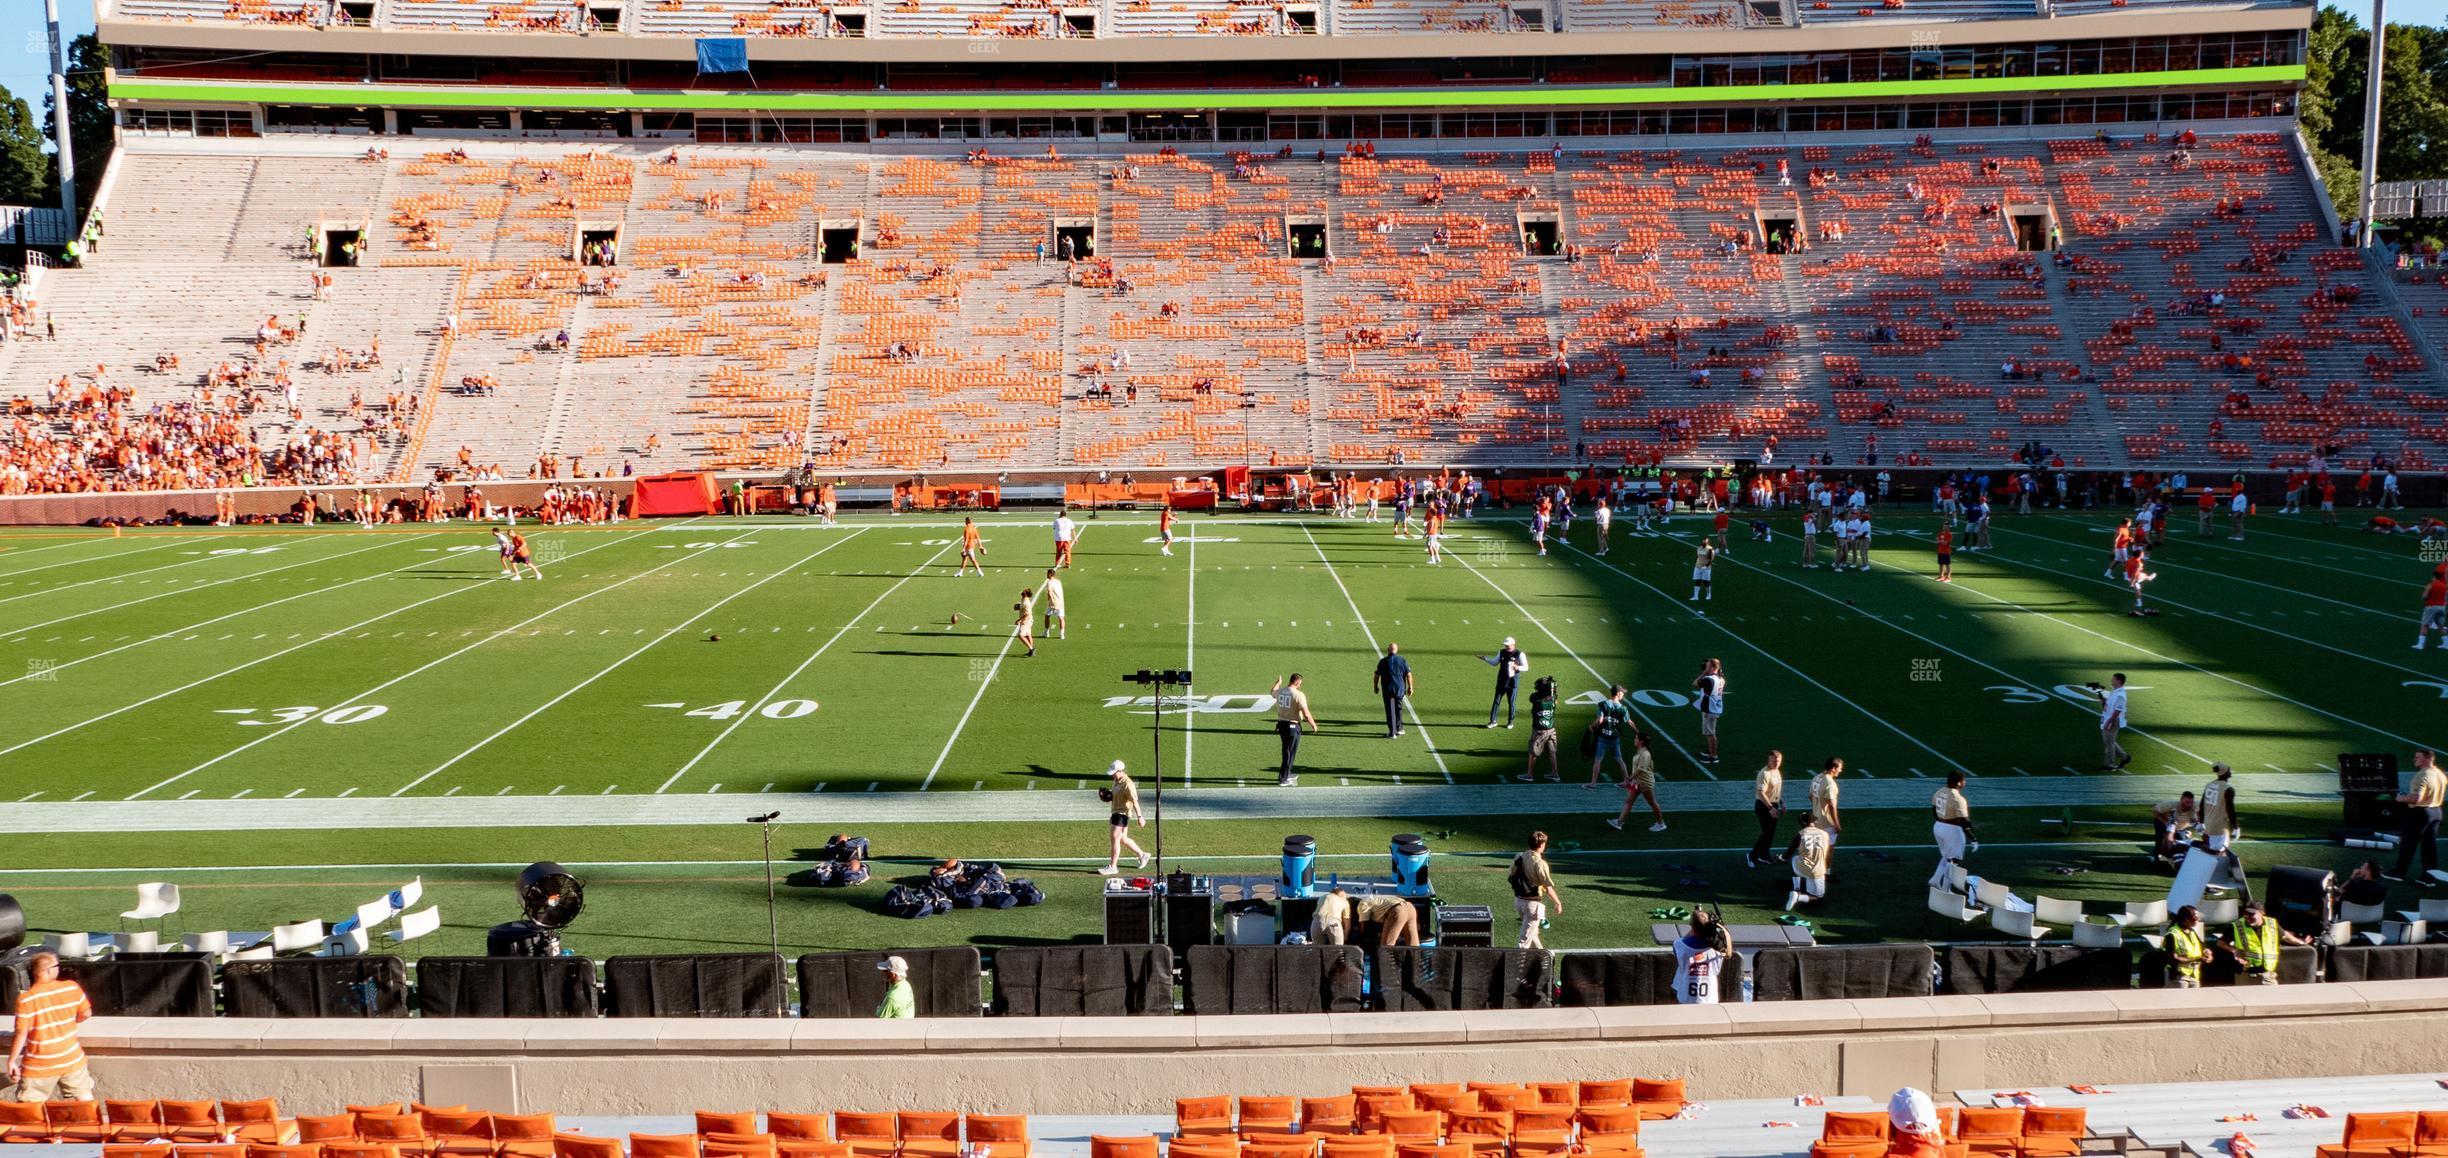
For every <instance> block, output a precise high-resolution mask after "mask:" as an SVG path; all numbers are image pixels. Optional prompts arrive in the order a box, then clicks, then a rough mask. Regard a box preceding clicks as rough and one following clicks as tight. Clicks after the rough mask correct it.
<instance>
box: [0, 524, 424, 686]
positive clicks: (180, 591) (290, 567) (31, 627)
mask: <svg viewBox="0 0 2448 1158" xmlns="http://www.w3.org/2000/svg"><path fill="white" fill-rule="evenodd" d="M439 533H440V532H428V533H427V534H424V535H419V536H416V538H411V539H401V540H397V541H398V542H403V543H413V542H415V541H416V539H429V538H432V537H433V536H434V535H435V534H439ZM392 545H393V544H391V543H371V544H368V545H366V546H363V547H359V548H357V549H355V550H353V551H342V552H340V553H338V554H336V555H324V556H321V557H319V558H314V559H305V560H301V561H299V562H295V563H285V564H282V565H281V566H278V567H270V568H266V569H264V570H261V571H257V572H254V573H253V574H248V575H232V576H230V577H229V578H227V579H215V580H213V581H211V582H209V583H198V584H195V585H194V586H192V587H173V588H171V589H169V590H167V591H160V592H156V593H154V594H151V595H146V596H141V597H139V598H135V599H130V600H128V601H126V602H124V603H113V604H111V605H109V606H107V607H96V608H94V609H93V610H91V611H80V612H77V613H76V614H74V615H63V616H60V617H59V618H57V619H46V620H44V621H42V622H41V623H34V624H28V625H26V626H24V627H12V628H8V629H6V630H0V635H15V634H17V633H19V632H25V631H36V630H39V629H41V628H45V627H49V626H51V625H53V624H57V623H66V622H68V621H69V620H71V619H83V618H85V617H86V616H88V615H100V614H102V613H103V612H105V611H118V610H121V609H123V608H129V607H134V606H136V605H137V604H139V603H151V602H152V601H154V600H156V599H168V598H169V597H171V596H173V595H185V594H188V593H189V592H193V591H208V590H211V589H212V588H215V587H219V586H222V585H224V584H229V583H239V582H244V581H245V580H248V579H260V578H262V577H264V576H266V575H276V574H279V573H280V572H283V571H294V570H296V569H298V568H300V567H312V566H314V565H315V564H317V563H330V562H334V561H337V560H340V559H346V558H348V557H349V556H351V555H362V554H365V553H366V552H368V551H374V550H380V549H381V548H384V547H388V546H392ZM428 561H429V560H423V559H419V560H416V562H418V563H422V562H428ZM413 565H414V564H413V563H412V564H409V565H408V566H413ZM394 570H400V571H404V570H407V566H402V567H398V568H394ZM373 577H374V576H371V575H369V576H366V577H365V578H366V579H371V578H373ZM363 581H364V580H363V579H353V580H350V582H351V583H356V582H363ZM347 585H348V584H346V583H343V584H341V585H340V586H343V587H345V586H347ZM324 590H327V591H329V590H334V588H328V587H327V588H324ZM290 598H293V599H294V598H296V596H291V597H290ZM274 602H278V600H275V601H274ZM266 606H269V604H267V605H266ZM227 618H229V616H226V615H224V616H221V617H219V618H217V619H208V620H205V623H219V622H220V621H221V620H222V619H227ZM197 626H202V624H198V625H197ZM192 630H194V628H191V627H182V628H179V629H178V631H192ZM178 631H173V632H170V633H169V634H172V635H176V634H178ZM130 646H134V645H133V644H131V645H130ZM63 666H65V665H63ZM0 686H5V685H0Z"/></svg>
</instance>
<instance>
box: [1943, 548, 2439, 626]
mask: <svg viewBox="0 0 2448 1158" xmlns="http://www.w3.org/2000/svg"><path fill="white" fill-rule="evenodd" d="M1999 529H2000V530H2003V531H2005V532H2006V533H2007V534H2010V535H2021V536H2023V537H2024V538H2026V539H2037V540H2039V541H2041V542H2043V543H2047V544H2050V545H2051V546H2058V547H2082V546H2087V544H2079V543H2068V542H2066V541H2065V540H2063V539H2059V538H2055V537H2052V536H2049V535H2043V534H2040V533H2039V532H2037V531H2023V530H2017V529H2015V528H2013V527H2001V528H1999ZM2185 542H2186V544H2187V545H2188V546H2190V547H2194V548H2201V547H2209V548H2213V549H2216V550H2227V551H2232V550H2235V548H2233V547H2228V546H2225V545H2223V544H2219V543H2207V542H2202V541H2200V540H2193V539H2188V540H2185ZM1981 553H1982V554H1984V555H1986V554H1988V553H1989V552H1987V551H1983V552H1981ZM2240 553H2241V554H2245V555H2251V556H2253V557H2255V558H2260V559H2278V558H2279V556H2276V555H2265V554H2263V553H2261V552H2259V551H2244V552H2240ZM1998 558H2000V559H2006V560H2007V561H2008V562H2013V561H2015V560H2013V559H2012V558H2011V557H2010V556H2005V555H2000V556H1998ZM2303 565H2304V566H2307V567H2320V569H2321V570H2323V571H2336V572H2338V573H2339V574H2341V575H2359V576H2361V577H2363V578H2365V579H2370V578H2373V576H2372V575H2371V573H2369V572H2365V571H2347V570H2344V569H2342V568H2338V567H2321V565H2320V564H2318V563H2305V564H2303ZM2150 566H2151V567H2152V568H2153V569H2157V568H2160V567H2174V568H2176V569H2177V570H2179V571H2195V572H2199V573H2201V574H2203V575H2209V576H2213V577H2215V578H2219V579H2226V580H2231V581H2233V582H2236V583H2248V584H2251V585H2252V586H2255V587H2266V588H2268V589H2270V590H2272V591H2276V592H2278V593H2280V594H2282V595H2294V596H2299V597H2301V598H2304V599H2316V600H2319V601H2320V602H2322V603H2327V604H2330V605H2332V606H2336V607H2343V608H2345V609H2346V610H2348V611H2354V612H2360V613H2362V614H2365V615H2378V616H2382V617H2384V618H2389V619H2399V618H2405V617H2404V616H2403V615H2402V614H2401V613H2399V612H2394V611H2381V610H2378V609H2376V608H2372V607H2367V606H2365V605H2363V604H2360V603H2349V602H2347V601H2345V600H2343V599H2332V598H2330V597H2328V596H2326V595H2314V594H2313V593H2311V592H2309V591H2306V590H2304V589H2302V588H2300V587H2288V586H2286V585H2284V584H2279V583H2264V582H2262V581H2260V580H2258V579H2247V578H2245V577H2243V576H2242V575H2238V574H2235V573H2233V572H2230V571H2221V570H2218V569H2217V568H2214V567H2203V566H2200V565H2198V564H2193V563H2172V562H2169V561H2168V560H2166V559H2163V558H2160V557H2159V556H2157V555H2156V554H2154V555H2152V556H2151V557H2150ZM2381 581H2382V582H2386V580H2381ZM2100 582H2102V583H2109V582H2111V581H2110V580H2107V579H2101V580H2100ZM2113 585H2114V586H2115V587H2117V588H2119V589H2120V590H2122V589H2124V588H2125V585H2124V584H2123V583H2114V584H2113ZM2409 590H2410V591H2411V592H2412V593H2413V594H2420V592H2421V588H2420V587H2419V586H2415V587H2411V588H2409ZM2407 601H2408V602H2409V603H2410V602H2412V599H2411V596H2409V598H2408V600H2407Z"/></svg>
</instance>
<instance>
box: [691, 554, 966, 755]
mask: <svg viewBox="0 0 2448 1158" xmlns="http://www.w3.org/2000/svg"><path fill="white" fill-rule="evenodd" d="M952 547H953V544H952V543H945V544H944V545H943V546H941V547H937V548H936V549H935V553H934V554H932V555H929V556H927V557H926V561H925V562H923V563H920V564H918V566H917V567H915V568H913V569H911V571H910V573H909V574H907V575H903V576H902V577H901V578H900V579H898V580H896V581H894V583H893V585H892V586H890V587H887V588H885V589H884V593H883V594H881V595H878V596H876V597H875V598H874V599H872V600H869V601H868V603H867V606H865V607H862V608H860V609H859V613H858V614H856V615H853V616H851V617H850V618H849V619H848V620H846V621H844V622H843V623H842V625H841V627H840V628H839V629H837V630H835V631H834V632H833V634H832V635H830V636H827V637H826V638H825V641H824V642H823V643H822V644H820V645H818V646H817V648H816V650H814V651H811V652H809V653H808V657H807V658H806V659H803V660H800V661H799V666H797V667H795V668H792V669H791V670H790V674H789V675H786V676H783V677H782V678H781V679H780V680H778V681H776V682H775V683H774V686H773V687H771V688H768V689H766V692H765V694H764V695H761V696H758V697H757V702H756V703H754V704H752V705H750V706H749V708H748V710H747V711H744V712H741V713H740V714H739V715H737V716H734V717H732V719H731V722H730V723H728V724H725V725H723V730H722V731H720V732H717V733H715V734H714V738H713V739H711V740H708V741H706V746H705V747H703V748H699V749H698V750H697V754H696V755H694V756H691V757H689V758H688V763H686V764H682V765H681V766H680V768H679V770H678V771H676V772H673V773H672V774H671V777H670V778H669V779H667V780H665V781H663V783H662V785H661V786H660V787H658V788H656V789H655V792H656V794H658V795H660V794H662V793H664V792H669V791H671V786H672V785H674V784H678V783H679V782H680V778H681V777H683V776H686V775H688V774H689V769H691V768H695V767H696V766H697V764H698V762H699V761H702V760H704V759H705V758H706V756H707V754H708V753H711V752H712V751H714V749H715V747H716V746H718V745H720V744H721V743H722V742H723V741H725V740H728V739H730V738H731V733H733V732H736V731H738V730H739V726H740V725H741V724H744V723H747V722H748V721H749V720H750V719H751V718H753V717H755V715H756V714H757V713H758V712H761V711H763V710H765V705H766V704H768V703H771V702H773V699H774V697H775V696H778V695H781V694H782V689H784V688H787V687H789V686H790V685H791V681H792V680H795V679H798V678H799V675H800V673H802V672H805V671H806V670H807V669H808V668H809V667H811V666H813V665H814V664H815V662H816V660H817V659H818V657H820V656H822V655H824V653H825V652H827V651H830V650H832V648H833V645H834V644H836V643H839V642H841V638H842V637H843V636H845V635H848V634H850V629H851V628H853V627H856V626H858V621H859V620H862V619H865V618H867V613H868V612H871V611H874V610H875V609H876V608H877V607H880V606H882V605H883V603H884V601H885V600H886V599H889V598H891V597H892V593H893V592H895V591H899V590H900V589H901V587H902V584H905V583H908V582H909V581H910V580H912V579H915V578H917V577H918V576H920V575H921V574H924V573H925V572H926V569H927V568H929V567H932V566H934V565H935V561H936V560H937V559H941V558H943V557H944V552H946V551H949V550H951V549H952ZM1007 646H1008V645H1007Z"/></svg>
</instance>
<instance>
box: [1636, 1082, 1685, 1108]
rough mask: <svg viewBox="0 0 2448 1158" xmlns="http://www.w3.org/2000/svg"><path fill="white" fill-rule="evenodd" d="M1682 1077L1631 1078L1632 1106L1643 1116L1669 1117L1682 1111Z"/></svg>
mask: <svg viewBox="0 0 2448 1158" xmlns="http://www.w3.org/2000/svg"><path fill="white" fill-rule="evenodd" d="M1683 1102H1684V1097H1683V1079H1681V1078H1661V1079H1651V1078H1634V1079H1632V1108H1633V1109H1636V1110H1639V1111H1640V1113H1641V1117H1644V1118H1671V1117H1674V1116H1675V1115H1676V1114H1680V1113H1682V1112H1683Z"/></svg>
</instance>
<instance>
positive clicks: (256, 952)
mask: <svg viewBox="0 0 2448 1158" xmlns="http://www.w3.org/2000/svg"><path fill="white" fill-rule="evenodd" d="M226 959H227V960H231V961H269V960H271V959H272V946H270V945H257V946H255V947H254V948H251V949H240V950H239V951H237V952H235V953H231V954H229V955H228V957H227V958H226Z"/></svg>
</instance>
